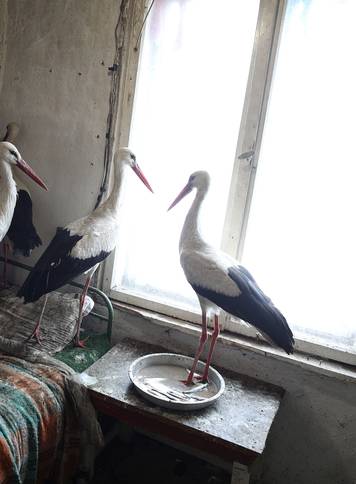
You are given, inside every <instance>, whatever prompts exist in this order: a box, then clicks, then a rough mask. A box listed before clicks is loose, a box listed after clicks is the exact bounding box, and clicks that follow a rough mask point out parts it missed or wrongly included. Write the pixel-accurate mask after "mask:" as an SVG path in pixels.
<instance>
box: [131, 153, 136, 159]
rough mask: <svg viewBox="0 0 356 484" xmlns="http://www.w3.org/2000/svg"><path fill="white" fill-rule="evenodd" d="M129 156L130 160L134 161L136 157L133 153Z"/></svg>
mask: <svg viewBox="0 0 356 484" xmlns="http://www.w3.org/2000/svg"><path fill="white" fill-rule="evenodd" d="M130 156H131V159H132V160H133V161H136V156H135V155H134V154H133V153H131V155H130Z"/></svg>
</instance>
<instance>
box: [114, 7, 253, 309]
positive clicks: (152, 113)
mask: <svg viewBox="0 0 356 484" xmlns="http://www.w3.org/2000/svg"><path fill="white" fill-rule="evenodd" d="M258 3H259V2H258V1H257V0H253V1H251V0H250V1H249V2H246V1H245V0H221V1H220V2H216V0H156V1H155V3H154V6H153V8H152V11H151V13H150V15H149V17H148V21H147V26H146V29H145V36H144V41H143V49H142V53H141V59H140V66H139V73H138V81H137V87H136V93H135V104H134V114H133V122H132V126H131V135H130V146H131V148H132V149H133V151H134V152H135V153H136V155H137V159H138V161H139V163H140V164H141V166H142V168H143V171H144V172H145V174H146V175H147V178H148V179H149V180H150V182H151V184H152V187H153V189H154V190H155V195H154V196H152V195H150V194H149V193H147V194H146V193H145V194H144V193H143V191H144V189H143V188H142V186H140V185H139V184H138V183H137V180H136V179H134V178H135V177H132V176H129V177H128V178H129V179H128V180H127V181H128V189H127V190H126V198H125V204H129V210H128V211H127V212H130V213H129V216H130V220H126V222H125V223H124V225H123V229H124V230H123V231H122V232H123V235H122V236H121V238H120V247H119V250H118V251H117V252H118V254H117V257H116V260H115V269H114V273H115V276H114V284H115V285H116V286H117V287H116V288H117V289H118V290H120V288H121V289H128V290H130V291H133V292H134V293H136V294H139V295H144V296H147V297H149V298H150V299H157V300H159V301H161V302H164V303H168V304H172V305H175V306H180V307H184V308H192V307H193V308H194V307H195V308H197V300H196V297H195V295H194V293H193V291H192V289H191V288H190V286H189V285H188V284H187V282H186V280H185V278H184V275H183V272H182V270H181V267H180V263H179V254H178V242H179V236H180V231H181V227H182V224H183V221H184V217H185V215H186V213H187V209H188V206H189V204H190V203H191V201H192V198H191V197H192V195H191V196H190V197H187V200H184V201H182V202H181V204H179V205H178V206H177V207H175V208H174V209H173V210H172V211H171V212H169V213H167V207H168V206H169V204H170V203H171V202H172V201H173V199H174V198H175V196H176V195H177V194H178V192H179V191H180V190H181V189H182V188H183V186H184V185H185V184H186V183H187V181H188V177H189V175H190V174H191V173H192V172H193V171H195V170H198V169H206V170H208V171H209V172H210V174H211V176H212V180H213V183H212V189H211V197H210V200H211V201H210V204H208V206H207V213H208V216H209V218H208V219H206V220H205V223H204V225H207V229H208V230H207V238H208V239H209V240H210V241H212V242H213V243H216V244H220V241H221V234H222V228H223V222H224V216H225V210H226V203H227V196H228V191H229V185H230V179H231V173H232V168H233V162H234V156H235V150H236V143H237V137H238V131H239V125H240V118H241V112H242V107H243V101H244V94H245V88H246V83H247V77H248V71H249V63H250V59H251V54H252V47H253V40H254V33H255V28H256V22H257V15H258ZM133 220H135V223H133ZM130 222H131V223H130ZM128 248H129V250H128Z"/></svg>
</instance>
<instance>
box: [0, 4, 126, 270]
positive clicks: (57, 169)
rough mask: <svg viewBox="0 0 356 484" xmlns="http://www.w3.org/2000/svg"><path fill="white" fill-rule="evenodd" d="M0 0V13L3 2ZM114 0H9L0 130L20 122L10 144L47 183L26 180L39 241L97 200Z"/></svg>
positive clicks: (116, 6) (115, 11)
mask: <svg viewBox="0 0 356 484" xmlns="http://www.w3.org/2000/svg"><path fill="white" fill-rule="evenodd" d="M0 2H1V3H0V13H3V12H5V10H6V2H4V1H3V0H0ZM119 7H120V0H105V2H103V1H101V0H91V1H87V0H61V1H57V0H11V1H10V2H8V5H7V8H8V32H7V54H6V69H5V72H4V77H3V86H2V90H1V92H0V113H1V116H0V130H1V131H0V133H1V136H2V133H3V132H4V129H5V126H6V124H7V123H8V122H9V121H16V122H17V123H19V125H20V128H21V131H20V134H19V137H18V140H17V142H16V144H17V146H18V148H19V150H20V152H21V154H22V156H23V157H24V159H25V160H26V161H29V162H30V163H31V165H32V166H33V167H34V168H35V170H36V171H37V172H38V173H39V174H40V175H41V177H42V178H43V179H44V180H45V181H46V183H47V184H48V187H49V192H48V193H46V192H45V191H44V190H42V189H40V188H39V187H37V185H35V184H34V183H33V182H32V181H30V180H29V179H28V180H29V181H27V185H28V186H29V187H31V190H32V197H33V205H34V217H35V222H36V225H37V227H38V229H39V233H40V235H41V237H42V239H43V241H44V246H45V245H46V242H47V241H48V240H49V239H50V238H52V236H53V235H54V232H55V229H56V227H57V226H59V225H63V224H66V223H68V222H70V221H72V220H74V219H75V218H78V217H81V216H83V215H86V214H87V213H88V212H89V211H90V210H92V208H93V207H94V204H95V201H96V196H97V193H98V189H99V185H100V181H101V177H102V172H103V156H104V146H105V135H106V122H107V115H108V103H109V93H110V82H111V77H110V76H109V75H108V72H109V71H108V67H109V66H110V65H111V64H112V62H113V58H114V50H115V39H114V31H115V26H116V22H117V19H118V14H119ZM3 24H4V20H3V17H2V16H1V20H0V25H3ZM1 39H2V37H1V35H0V42H1ZM2 45H3V44H2V43H0V59H1V54H2V53H3V47H2ZM0 82H1V77H0ZM0 87H1V84H0ZM25 180H27V178H26V179H25ZM39 254H40V250H36V251H34V253H33V256H32V260H30V261H29V260H28V259H25V260H24V262H30V263H33V261H34V260H37V258H38V256H39Z"/></svg>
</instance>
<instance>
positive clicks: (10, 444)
mask: <svg viewBox="0 0 356 484" xmlns="http://www.w3.org/2000/svg"><path fill="white" fill-rule="evenodd" d="M65 379H66V376H65V375H64V374H63V372H61V371H60V370H59V369H58V368H55V367H51V366H48V365H44V364H38V363H37V364H33V363H30V362H28V361H25V360H23V359H20V358H16V357H12V356H4V355H0V484H10V483H11V484H16V483H26V484H30V483H36V484H41V483H44V482H45V481H46V480H47V479H50V481H51V482H54V483H58V484H64V483H68V482H70V477H71V476H72V475H73V472H74V471H75V469H76V468H77V465H78V462H79V451H80V428H79V422H78V418H77V417H76V415H75V413H74V410H73V406H72V401H71V398H68V395H67V386H66V380H65Z"/></svg>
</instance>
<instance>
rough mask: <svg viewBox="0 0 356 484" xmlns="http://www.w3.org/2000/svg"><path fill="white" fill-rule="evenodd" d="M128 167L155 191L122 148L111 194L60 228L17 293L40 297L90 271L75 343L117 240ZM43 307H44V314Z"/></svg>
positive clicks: (31, 298)
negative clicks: (94, 281)
mask: <svg viewBox="0 0 356 484" xmlns="http://www.w3.org/2000/svg"><path fill="white" fill-rule="evenodd" d="M127 167H130V168H132V170H133V171H134V172H135V173H136V175H137V176H138V177H139V178H140V179H141V181H142V182H143V183H144V184H145V185H146V187H147V188H148V189H149V190H150V191H151V192H153V190H152V188H151V186H150V184H149V183H148V181H147V180H146V178H145V176H144V175H143V173H142V171H141V169H140V167H139V166H138V164H137V162H136V157H135V155H134V154H133V153H132V151H130V150H129V149H128V148H120V149H119V150H118V152H117V154H116V156H115V159H114V183H113V188H112V191H111V194H110V196H109V197H108V198H107V200H106V201H105V202H104V203H103V204H102V205H100V206H99V207H98V208H96V209H95V210H94V211H93V212H92V213H91V214H89V215H87V216H85V217H83V218H80V219H78V220H76V221H75V222H72V223H70V224H68V225H67V226H66V227H64V228H57V232H56V235H55V236H54V238H53V239H52V241H51V242H50V244H49V246H48V247H47V249H46V250H45V252H44V253H43V255H42V256H41V257H40V259H39V260H38V261H37V263H36V265H35V266H34V268H33V269H32V271H31V272H30V274H29V276H28V277H27V279H26V281H25V282H24V284H23V286H22V287H21V289H20V290H19V292H18V294H17V295H18V296H19V297H23V298H24V302H25V303H28V302H33V301H37V299H39V298H40V297H41V296H42V295H44V294H48V293H49V292H51V291H54V290H55V289H58V288H60V287H62V286H64V285H65V284H67V283H68V282H69V281H71V280H72V279H74V278H75V277H77V276H79V275H80V274H83V273H84V274H87V279H86V283H85V286H84V289H83V292H82V295H81V298H80V305H79V316H78V321H77V329H76V335H75V339H74V343H75V345H76V346H81V347H82V346H84V344H83V342H82V341H80V340H79V332H80V325H81V321H82V309H83V304H84V301H85V296H86V293H87V290H88V287H89V284H90V280H91V278H92V276H93V274H94V272H95V271H96V269H97V267H98V266H99V264H100V262H101V261H103V260H104V259H106V257H108V255H109V254H110V253H111V251H112V250H114V248H115V246H116V244H117V238H118V229H119V212H120V189H121V186H122V181H123V178H124V173H125V170H126V168H127ZM45 303H46V302H45ZM45 303H44V304H45ZM43 311H44V308H43V309H42V315H43ZM42 315H41V316H42ZM40 324H41V317H40V319H39V321H38V323H37V324H36V327H35V329H34V331H33V333H32V335H31V337H33V336H34V337H35V338H36V339H37V341H38V342H40V340H39V328H40Z"/></svg>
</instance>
